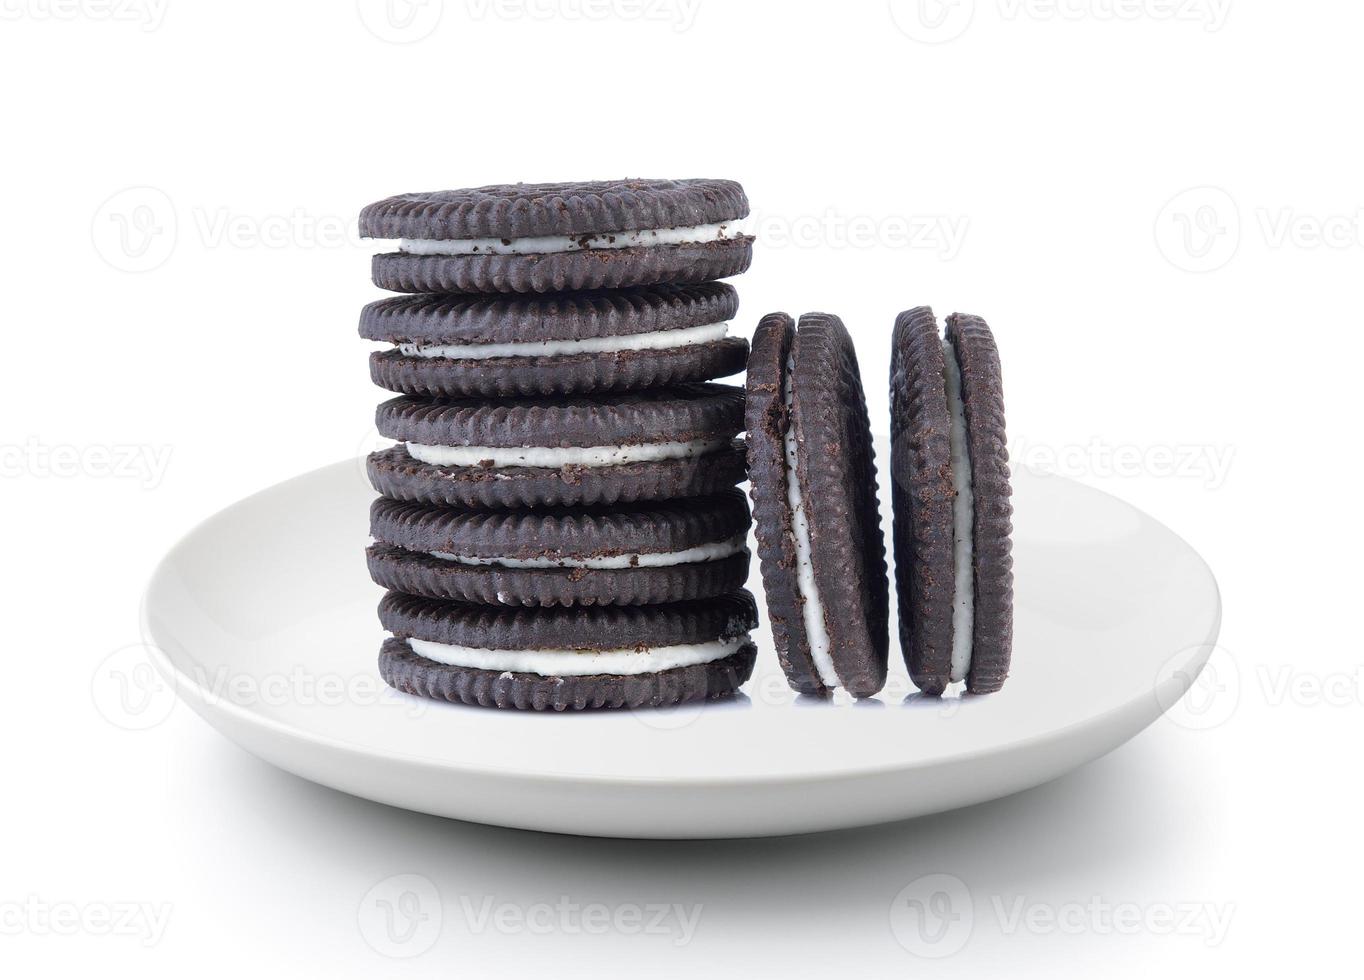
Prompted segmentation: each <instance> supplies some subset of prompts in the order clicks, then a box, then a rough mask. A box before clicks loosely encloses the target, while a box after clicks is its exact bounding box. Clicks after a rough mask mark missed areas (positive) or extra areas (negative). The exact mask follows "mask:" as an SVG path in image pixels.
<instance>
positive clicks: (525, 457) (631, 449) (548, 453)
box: [407, 439, 729, 469]
mask: <svg viewBox="0 0 1364 980" xmlns="http://www.w3.org/2000/svg"><path fill="white" fill-rule="evenodd" d="M728 444H729V443H728V442H727V441H726V440H724V439H695V440H693V441H691V442H645V443H641V444H640V445H638V446H562V447H560V446H423V445H421V444H420V443H415V442H409V443H408V444H407V452H408V454H409V455H410V456H411V457H412V458H413V459H416V460H420V461H421V462H423V463H430V464H431V465H432V466H485V465H487V466H491V467H493V468H494V469H499V468H502V467H506V466H543V467H547V468H550V469H558V468H559V467H561V466H624V465H625V464H626V463H651V462H657V461H659V460H665V459H689V458H691V457H693V456H703V455H705V454H706V453H713V452H715V451H716V450H718V449H721V448H723V447H724V446H726V445H728Z"/></svg>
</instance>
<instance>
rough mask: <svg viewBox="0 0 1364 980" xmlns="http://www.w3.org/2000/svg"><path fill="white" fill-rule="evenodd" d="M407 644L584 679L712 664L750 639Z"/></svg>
mask: <svg viewBox="0 0 1364 980" xmlns="http://www.w3.org/2000/svg"><path fill="white" fill-rule="evenodd" d="M407 642H408V645H409V646H410V647H411V648H412V652H413V653H415V654H417V656H419V657H425V658H426V659H427V660H434V661H435V662H436V663H438V664H447V665H449V666H451V667H471V668H474V669H476V670H496V671H513V672H515V673H525V674H539V675H541V676H542V677H582V676H583V675H585V674H650V673H653V672H654V671H656V670H671V669H672V668H674V667H690V666H692V665H694V664H708V663H711V662H712V661H715V660H723V659H724V658H725V657H728V656H730V655H731V654H733V653H736V652H737V651H738V650H739V648H740V647H742V646H743V645H744V644H745V643H748V642H750V640H749V635H748V634H747V633H744V634H742V635H740V636H735V637H729V638H724V639H718V640H711V641H710V642H707V643H679V644H676V645H674V646H662V647H648V648H645V649H643V650H636V649H634V648H631V649H628V650H598V651H593V652H590V653H587V652H583V651H581V650H488V649H484V648H482V647H463V646H454V645H452V644H449V643H433V642H431V641H429V640H415V639H412V640H408V641H407Z"/></svg>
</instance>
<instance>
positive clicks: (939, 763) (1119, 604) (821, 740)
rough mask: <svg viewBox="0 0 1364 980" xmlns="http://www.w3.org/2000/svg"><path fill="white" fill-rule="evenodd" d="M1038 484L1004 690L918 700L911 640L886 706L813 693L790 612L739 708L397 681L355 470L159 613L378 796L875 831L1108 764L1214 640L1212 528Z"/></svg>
mask: <svg viewBox="0 0 1364 980" xmlns="http://www.w3.org/2000/svg"><path fill="white" fill-rule="evenodd" d="M882 458H883V459H884V458H885V457H884V455H883V456H882ZM1015 493H1016V496H1015V508H1016V519H1015V525H1016V531H1015V537H1014V554H1015V560H1016V566H1015V567H1016V583H1017V585H1016V592H1017V599H1016V603H1017V608H1016V636H1015V645H1014V660H1013V673H1012V676H1011V677H1010V679H1009V682H1008V684H1007V685H1006V686H1005V688H1004V690H1003V691H1002V692H1000V693H998V694H994V695H990V696H988V697H980V698H960V697H957V698H948V699H945V700H943V701H941V702H936V701H934V700H932V699H924V698H919V697H918V696H917V695H915V694H914V693H913V688H912V687H911V686H910V684H909V681H908V678H907V676H906V675H905V671H904V665H903V663H902V662H901V660H900V654H899V650H898V644H897V643H896V642H894V640H893V641H892V651H891V661H892V662H891V680H890V683H889V684H888V685H887V688H886V690H885V691H884V692H883V693H882V694H881V695H880V696H879V697H878V698H876V699H873V700H870V701H867V702H861V703H854V702H851V701H849V700H847V699H844V698H840V699H838V700H836V701H835V702H834V703H832V704H824V703H812V702H809V701H807V700H806V699H798V698H797V697H796V696H795V695H794V694H792V692H791V691H790V690H789V688H787V686H786V683H785V681H784V679H783V678H782V675H781V671H780V668H779V667H778V666H777V664H776V657H775V655H774V653H773V651H772V646H771V639H770V636H769V635H768V633H767V631H766V629H763V630H760V631H759V633H758V634H757V639H758V643H759V664H758V668H757V670H756V672H755V676H754V678H753V680H752V681H750V682H749V684H748V685H746V686H745V688H744V692H743V694H742V695H741V696H740V697H739V698H738V699H737V700H735V701H734V702H732V703H718V704H709V705H702V706H689V707H680V708H675V709H670V710H662V711H660V710H641V711H637V712H595V713H582V714H573V713H564V714H555V713H547V714H537V713H531V712H517V711H491V710H486V709H481V708H469V707H464V706H462V705H449V704H444V703H435V702H428V701H425V700H423V699H419V698H413V697H409V696H407V695H402V694H398V693H396V692H393V691H390V690H389V689H387V688H386V687H385V686H384V685H383V683H382V682H381V681H380V680H379V679H378V675H377V672H376V668H375V660H376V655H377V653H378V649H379V644H380V642H381V640H382V638H383V634H382V632H381V631H380V629H379V627H378V623H377V620H376V618H375V605H376V603H377V602H378V599H379V597H380V594H381V593H380V590H379V589H378V588H377V587H376V586H374V585H373V584H372V583H371V582H370V581H369V578H368V575H367V573H366V570H365V562H364V555H363V551H364V547H365V545H366V543H367V540H368V538H367V530H368V527H367V511H368V506H369V502H370V499H371V498H372V496H373V493H372V491H371V490H370V489H369V487H368V485H367V484H366V482H365V480H364V477H363V475H362V469H361V466H360V465H359V464H357V463H356V462H344V463H338V464H336V465H334V466H329V467H327V468H325V469H321V470H317V471H315V472H312V473H308V474H305V475H303V476H300V477H297V478H295V479H293V480H289V481H288V482H286V483H281V484H279V485H278V486H275V487H271V488H270V489H268V490H265V491H263V492H261V493H259V494H256V495H254V496H252V497H248V498H247V499H245V500H242V501H240V502H239V503H237V504H235V505H233V506H232V507H229V508H228V509H226V510H224V511H222V512H221V513H219V514H217V515H216V516H214V517H212V518H210V519H209V520H208V521H206V522H205V523H204V524H202V525H200V526H199V527H198V528H196V529H195V530H193V531H192V532H190V534H189V535H187V536H186V537H185V538H184V540H182V541H181V542H180V543H179V544H178V545H176V546H175V548H173V549H172V550H171V552H170V553H169V554H168V555H167V556H166V558H165V559H164V560H163V561H162V563H161V565H160V566H159V567H158V568H157V570H156V573H155V575H154V576H153V578H152V582H151V585H150V587H149V589H148V592H147V596H146V600H145V604H144V608H143V622H144V629H145V632H146V634H147V636H148V640H149V642H150V644H151V645H152V646H153V647H154V648H155V651H156V652H155V654H154V656H155V658H156V659H157V661H158V663H157V666H158V667H159V668H160V670H161V672H162V674H163V675H164V676H165V677H166V678H167V679H168V680H169V681H170V682H171V683H173V684H174V685H175V687H176V689H177V691H178V693H179V694H180V696H181V697H182V698H183V700H185V701H186V702H188V703H189V704H190V705H191V706H192V707H193V708H194V709H195V710H196V711H197V712H199V713H200V714H201V715H203V716H204V718H206V719H207V720H208V721H209V722H210V723H211V724H213V725H214V726H215V727H217V728H218V729H219V730H220V731H221V732H223V734H225V735H227V737H228V738H231V739H232V740H233V741H235V742H237V743H238V744H240V745H242V746H243V747H245V748H246V749H248V750H249V751H251V752H253V753H255V754H256V755H258V756H260V757H261V758H262V759H265V760H267V761H268V762H271V763H273V764H275V765H277V766H280V767H281V768H283V769H286V770H288V771H290V772H293V773H297V774H298V775H300V776H303V777H305V778H307V779H311V780H315V781H316V782H319V783H322V784H324V785H327V786H332V787H335V788H336V789H340V790H343V791H345V792H347V793H353V794H355V795H357V796H362V797H366V798H368V799H372V800H378V801H381V802H384V803H390V804H393V805H395V806H400V807H406V808H408V809H412V810H419V811H423V812H426V813H434V814H439V815H442V816H448V817H457V818H460V819H463V820H474V821H478V822H481V823H490V824H498V825H502V826H507V827H523V828H529V829H535V830H550V831H560V832H567V833H574V834H590V835H597V836H613V837H743V836H765V835H775V834H791V833H801V832H806V831H818V830H830V829H834V828H841V827H855V826H861V825H866V824H874V823H879V822H883V821H888V820H897V819H901V818H906V817H913V816H918V815H921V814H927V813H933V812H937V811H941V810H947V809H951V808H954V807H960V806H965V805H967V804H971V803H978V802H981V801H984V800H988V799H993V798H995V797H999V796H1004V795H1006V794H1009V793H1014V792H1017V791H1019V790H1022V789H1026V788H1029V787H1032V786H1036V785H1038V784H1040V783H1043V782H1045V781H1047V780H1050V779H1054V778H1056V777H1057V776H1060V775H1062V774H1063V773H1065V772H1067V771H1069V770H1071V769H1074V768H1075V767H1077V766H1079V765H1081V764H1083V763H1085V762H1088V761H1090V760H1092V759H1096V758H1098V757H1099V756H1101V755H1103V754H1104V753H1106V752H1109V751H1110V750H1112V749H1114V748H1116V747H1117V746H1118V745H1121V744H1122V743H1123V742H1125V741H1126V740H1127V739H1129V738H1131V737H1132V736H1133V735H1135V734H1136V733H1138V732H1139V731H1141V730H1142V729H1143V728H1145V727H1146V726H1147V725H1149V724H1150V723H1151V722H1152V721H1154V720H1155V719H1156V718H1157V717H1159V716H1160V714H1161V713H1162V711H1163V710H1164V709H1166V708H1168V707H1170V706H1171V705H1173V704H1174V703H1175V702H1176V701H1177V700H1178V699H1179V697H1180V696H1181V695H1183V693H1184V692H1185V691H1186V690H1187V688H1188V686H1189V685H1190V684H1191V683H1192V681H1193V678H1194V677H1195V676H1197V674H1198V671H1199V670H1200V669H1201V668H1202V666H1203V664H1204V662H1205V661H1206V660H1207V657H1208V655H1209V653H1210V652H1211V649H1212V646H1213V643H1214V642H1215V640H1216V637H1217V629H1218V623H1219V618H1220V609H1221V604H1220V601H1219V597H1218V593H1217V585H1216V583H1215V581H1214V580H1213V577H1212V574H1211V572H1210V571H1209V570H1208V568H1207V566H1206V565H1205V564H1204V563H1203V561H1202V560H1201V559H1200V558H1199V557H1198V555H1197V554H1196V553H1194V551H1193V550H1192V549H1191V548H1190V547H1189V546H1188V545H1187V544H1185V543H1184V542H1183V541H1181V540H1180V539H1179V538H1178V537H1176V536H1175V535H1174V534H1173V533H1171V532H1170V531H1169V530H1168V529H1166V528H1165V527H1163V526H1162V525H1160V524H1158V523H1157V522H1156V521H1154V520H1152V519H1151V518H1149V517H1147V516H1145V515H1144V514H1142V513H1141V512H1139V511H1137V510H1135V509H1134V508H1132V507H1131V506H1129V505H1127V504H1124V503H1122V502H1121V501H1119V500H1117V499H1115V498H1113V497H1110V496H1108V495H1106V494H1103V493H1100V492H1099V491H1096V490H1093V489H1089V488H1086V487H1083V486H1081V485H1079V484H1077V483H1074V482H1071V481H1068V480H1065V479H1062V478H1059V477H1048V476H1040V475H1036V474H1030V473H1026V472H1025V473H1020V474H1018V475H1017V477H1016V480H1015ZM887 527H889V525H888V524H887ZM753 564H754V577H753V582H752V587H753V590H754V592H755V594H758V595H761V592H760V590H759V588H758V581H757V562H756V560H755V561H754V563H753Z"/></svg>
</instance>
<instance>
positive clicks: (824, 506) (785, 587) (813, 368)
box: [747, 313, 889, 697]
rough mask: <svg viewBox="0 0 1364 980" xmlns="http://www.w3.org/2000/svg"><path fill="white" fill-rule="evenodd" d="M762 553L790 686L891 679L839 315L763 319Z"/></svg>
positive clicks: (757, 475) (867, 446)
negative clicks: (887, 665)
mask: <svg viewBox="0 0 1364 980" xmlns="http://www.w3.org/2000/svg"><path fill="white" fill-rule="evenodd" d="M747 428H748V462H749V479H750V481H751V483H752V494H753V516H754V523H755V525H756V529H757V534H758V558H759V560H760V564H761V567H762V577H763V589H764V591H765V592H766V594H767V612H768V618H769V619H770V620H771V623H772V638H773V641H774V644H775V645H776V648H777V655H778V659H779V660H780V661H781V665H782V668H783V669H784V670H785V671H786V676H787V679H788V680H789V681H790V683H791V686H792V687H793V688H795V689H796V690H797V691H800V692H801V693H802V694H810V695H814V696H817V697H827V696H829V695H830V693H831V692H832V690H833V689H834V688H836V687H839V686H841V687H843V688H846V689H847V690H848V691H849V693H851V694H853V695H854V696H856V697H869V696H870V695H873V694H875V693H876V692H877V691H879V690H881V687H882V685H883V684H884V683H885V680H886V659H887V650H888V647H889V624H888V620H889V610H888V606H889V587H888V585H887V581H886V561H885V555H886V549H885V542H884V540H883V539H882V536H881V517H880V513H879V511H878V509H877V502H876V465H875V455H874V453H873V450H872V445H871V430H870V427H869V425H868V421H867V406H866V399H865V397H864V395H863V391H862V380H861V376H860V374H859V372H858V367H857V355H856V354H855V352H854V351H853V344H852V338H851V337H849V335H848V331H847V329H846V328H845V327H844V326H843V322H842V321H841V320H839V319H838V317H836V316H831V315H829V314H827V313H807V314H805V315H804V316H802V317H801V318H800V324H799V326H797V325H796V324H795V323H794V322H793V321H792V320H791V318H790V317H789V316H787V315H786V314H785V313H773V314H771V315H769V316H766V317H764V318H763V320H762V322H761V323H759V324H758V330H757V333H756V334H755V335H754V338H753V353H752V356H751V357H750V359H749V365H748V407H747Z"/></svg>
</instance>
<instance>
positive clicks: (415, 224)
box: [360, 180, 756, 710]
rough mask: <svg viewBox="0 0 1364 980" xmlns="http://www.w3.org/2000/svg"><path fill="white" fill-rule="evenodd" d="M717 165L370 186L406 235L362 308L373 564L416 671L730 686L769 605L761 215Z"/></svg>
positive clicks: (604, 684) (395, 676) (590, 702)
mask: <svg viewBox="0 0 1364 980" xmlns="http://www.w3.org/2000/svg"><path fill="white" fill-rule="evenodd" d="M747 214H748V203H747V200H746V198H745V197H744V194H743V190H742V188H740V187H739V185H738V184H735V183H734V182H732V181H723V180H685V181H667V180H638V181H636V180H630V181H608V182H590V183H580V184H511V185H499V186H494V187H481V188H475V189H472V190H464V191H441V192H436V193H430V194H403V195H398V196H396V197H391V198H388V199H385V200H383V201H379V202H377V203H375V204H372V205H370V206H368V207H367V208H365V209H364V211H363V212H362V215H361V219H360V225H361V233H362V234H363V235H366V236H368V237H376V238H390V239H397V240H398V246H397V251H394V252H389V253H386V254H382V255H378V256H376V257H375V259H374V266H373V272H374V281H375V283H376V284H377V285H379V286H381V287H383V288H386V289H390V290H393V291H396V292H401V293H406V294H411V295H404V296H397V297H392V298H389V299H385V300H380V301H377V302H375V303H371V304H370V305H369V306H367V307H366V308H365V310H364V312H363V314H362V316H361V323H360V333H361V336H363V337H364V338H366V339H368V340H372V341H377V342H380V343H382V344H385V345H387V348H386V349H384V350H380V351H377V352H375V353H374V354H373V355H372V356H371V360H370V372H371V377H372V378H373V380H374V381H375V383H376V384H378V385H379V386H381V387H384V388H387V389H389V390H390V391H393V392H395V393H396V394H397V395H398V397H395V398H392V399H390V400H389V401H387V402H385V403H384V404H382V405H380V406H379V409H378V413H377V419H376V420H377V424H378V428H379V431H380V433H381V434H382V435H384V436H386V437H388V438H391V439H393V440H395V441H396V442H397V445H395V446H393V447H392V448H390V449H387V450H383V451H381V452H378V453H375V454H373V455H372V456H371V457H370V459H369V463H368V468H369V474H370V479H371V482H372V483H373V484H374V486H375V488H376V489H377V490H378V491H379V492H380V493H381V494H382V497H381V498H380V499H379V500H378V501H376V502H375V504H374V506H373V508H372V510H371V515H370V517H371V520H370V530H371V534H372V536H373V538H374V544H373V545H372V546H371V547H370V549H369V555H368V557H369V567H370V572H371V576H372V577H373V579H374V580H375V582H377V583H378V584H379V585H381V586H383V587H385V588H386V589H389V590H390V592H389V594H388V596H387V597H386V598H385V599H384V601H383V603H382V605H381V608H380V619H381V621H382V624H383V626H384V627H385V628H386V629H387V630H388V631H389V632H390V633H391V634H392V638H390V639H389V640H388V641H386V642H385V643H384V645H383V650H382V653H381V656H380V664H379V666H380V672H381V673H382V675H383V676H384V678H385V680H386V681H388V683H390V684H391V685H393V686H394V687H396V688H398V689H400V690H403V691H407V692H409V693H413V694H419V695H422V696H426V697H433V698H438V699H444V700H451V701H460V702H464V703H468V704H477V705H482V706H495V707H515V708H531V709H537V710H539V709H556V710H563V709H580V708H603V707H616V708H619V707H630V708H634V707H641V706H645V705H654V706H658V705H667V704H676V703H679V702H682V701H694V700H702V699H707V698H715V697H722V696H725V695H728V694H732V693H733V692H734V691H735V690H737V688H738V687H739V685H741V684H742V683H744V681H746V680H747V679H748V677H749V676H750V674H751V672H752V668H753V660H754V655H755V650H754V647H753V645H752V643H751V642H750V641H749V639H748V632H749V631H750V630H751V629H752V628H753V627H754V626H755V625H756V614H755V610H754V604H753V599H752V597H751V596H749V595H748V593H746V592H743V591H742V585H743V583H744V581H745V580H746V579H747V573H748V566H749V554H748V550H747V548H746V546H745V540H746V537H747V531H748V527H749V524H750V516H749V510H748V505H747V501H746V499H745V498H744V496H743V494H742V493H741V492H739V491H738V490H736V489H735V487H736V486H737V484H739V483H741V482H742V481H743V479H744V475H745V455H744V449H743V443H742V442H741V441H739V440H738V437H739V435H740V434H741V433H742V431H743V427H744V408H743V405H744V399H743V391H742V389H739V388H736V387H733V386H726V385H720V384H712V383H709V382H711V381H713V379H716V378H721V377H725V376H728V375H731V374H735V373H738V372H739V371H742V370H743V368H744V366H745V362H746V360H747V354H748V343H747V341H746V340H744V339H743V338H742V337H732V336H730V335H729V322H730V321H731V320H732V319H733V317H734V315H735V312H736V310H737V307H738V297H737V295H736V294H735V292H734V290H733V288H731V287H730V286H727V285H724V284H722V283H717V282H714V281H713V280H715V279H719V278H722V277H726V276H731V275H735V274H737V273H739V272H743V271H744V270H745V269H746V268H747V267H748V263H749V260H750V256H751V251H752V239H751V238H749V237H748V236H746V235H744V234H742V231H741V229H740V223H741V222H742V220H743V218H745V217H746V216H747Z"/></svg>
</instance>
